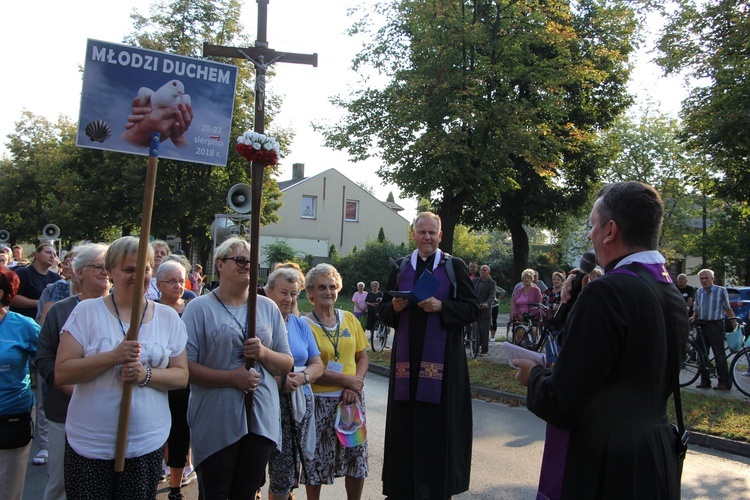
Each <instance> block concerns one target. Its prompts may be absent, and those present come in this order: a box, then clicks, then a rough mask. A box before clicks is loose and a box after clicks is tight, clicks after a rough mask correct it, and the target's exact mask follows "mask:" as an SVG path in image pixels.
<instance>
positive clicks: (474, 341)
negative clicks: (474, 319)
mask: <svg viewBox="0 0 750 500" xmlns="http://www.w3.org/2000/svg"><path fill="white" fill-rule="evenodd" d="M469 353H470V354H471V357H472V358H476V357H477V355H479V325H477V324H476V323H472V324H471V326H470V327H469Z"/></svg>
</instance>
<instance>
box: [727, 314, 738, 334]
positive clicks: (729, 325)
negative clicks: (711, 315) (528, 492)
mask: <svg viewBox="0 0 750 500" xmlns="http://www.w3.org/2000/svg"><path fill="white" fill-rule="evenodd" d="M734 321H735V318H724V333H729V332H733V331H734V329H735V328H736V327H737V324H736V323H735V322H734Z"/></svg>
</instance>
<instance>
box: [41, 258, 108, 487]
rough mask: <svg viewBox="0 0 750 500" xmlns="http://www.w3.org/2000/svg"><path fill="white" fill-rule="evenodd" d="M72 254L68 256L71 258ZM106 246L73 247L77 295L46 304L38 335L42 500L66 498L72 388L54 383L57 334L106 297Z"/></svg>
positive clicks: (73, 266)
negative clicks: (43, 430)
mask: <svg viewBox="0 0 750 500" xmlns="http://www.w3.org/2000/svg"><path fill="white" fill-rule="evenodd" d="M70 253H71V252H69V253H68V255H70ZM106 253H107V245H105V244H103V243H86V244H82V245H78V246H76V247H75V255H74V257H73V260H72V262H71V266H72V269H73V278H72V281H73V282H74V283H75V289H76V290H77V291H78V292H79V293H78V294H77V295H74V296H72V297H68V298H64V299H62V300H59V301H57V302H51V303H48V304H49V307H48V308H46V309H45V320H44V323H43V325H42V331H41V333H40V334H39V345H38V346H37V351H36V358H35V359H34V362H35V363H36V367H37V369H38V370H39V375H41V376H42V377H43V378H44V380H45V382H46V383H47V385H48V387H49V391H48V393H47V399H46V400H45V402H44V410H45V413H46V416H47V420H48V426H49V430H48V432H49V447H48V451H49V460H48V461H47V486H46V487H45V490H44V498H45V499H56V498H63V499H64V498H65V481H64V475H63V460H64V457H65V419H66V417H67V414H68V404H69V403H70V396H71V394H73V386H70V385H60V384H58V383H57V382H56V380H55V358H56V357H57V349H58V347H59V345H60V331H61V330H62V327H63V325H64V324H65V322H66V321H67V320H68V317H69V316H70V313H72V312H73V309H74V308H75V307H76V306H77V305H78V304H79V303H80V302H82V301H84V300H88V299H96V298H99V297H106V296H107V295H108V294H109V288H110V282H109V276H108V275H107V269H106V268H105V266H104V256H105V254H106Z"/></svg>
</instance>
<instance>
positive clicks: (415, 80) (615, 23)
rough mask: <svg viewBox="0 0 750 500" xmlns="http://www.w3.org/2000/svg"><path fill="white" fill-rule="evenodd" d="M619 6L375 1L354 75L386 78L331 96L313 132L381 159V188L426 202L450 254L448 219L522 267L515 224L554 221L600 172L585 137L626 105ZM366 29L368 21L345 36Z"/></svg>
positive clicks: (626, 17) (628, 25)
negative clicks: (503, 236)
mask: <svg viewBox="0 0 750 500" xmlns="http://www.w3.org/2000/svg"><path fill="white" fill-rule="evenodd" d="M627 4H628V3H627V2H625V1H605V0H602V1H598V0H584V1H580V2H567V1H563V0H552V1H549V2H541V3H540V2H536V1H531V0H527V1H502V2H497V1H490V0H473V1H468V2H467V1H458V0H430V1H426V0H420V1H407V0H403V1H393V2H390V3H387V4H379V5H378V7H377V8H376V9H375V11H376V12H377V13H380V14H382V15H383V16H384V17H385V18H386V22H385V25H384V26H383V27H381V28H380V29H379V30H378V31H376V32H375V33H374V35H373V36H372V41H371V42H370V43H368V44H367V45H366V46H365V49H364V50H363V51H362V52H361V53H360V54H359V55H358V56H357V57H356V58H355V60H354V68H355V70H361V69H363V68H364V67H365V66H368V65H369V66H371V67H373V68H374V69H375V70H377V71H379V72H380V73H381V74H383V75H387V77H388V78H389V82H388V83H387V84H386V85H385V86H384V87H383V88H374V87H373V86H372V85H370V84H368V83H367V82H365V84H364V85H362V86H361V87H359V88H358V89H356V90H354V91H353V92H352V94H351V96H349V97H338V98H337V99H335V100H334V102H335V103H336V104H338V105H339V106H341V107H343V108H345V110H346V111H347V114H346V115H345V117H344V119H343V121H342V122H340V123H338V124H335V125H333V126H328V127H323V130H324V132H325V135H326V142H327V145H329V146H333V147H337V148H340V149H347V150H348V152H349V154H350V156H351V157H352V158H353V159H355V160H362V159H365V158H367V157H369V156H373V155H376V156H378V157H380V158H381V159H382V161H383V166H382V167H381V168H380V169H379V171H378V174H379V175H380V177H381V178H382V179H383V180H384V181H387V182H393V183H395V184H397V185H398V186H399V187H400V188H401V189H402V190H403V192H404V193H406V194H407V195H412V196H418V197H426V198H429V199H430V200H431V202H432V203H433V204H434V206H435V207H436V211H437V213H438V214H439V215H440V216H441V218H442V221H443V247H444V248H445V249H446V250H448V251H451V250H452V249H453V245H454V231H455V228H456V225H457V224H458V223H464V224H467V225H469V226H470V227H472V228H473V229H480V228H489V229H493V228H505V229H507V230H509V231H510V232H511V234H512V237H513V245H514V256H515V264H516V267H517V268H518V269H519V272H520V269H521V268H523V267H524V265H525V263H526V261H527V258H528V248H529V243H528V236H527V235H526V233H525V231H524V225H539V226H541V227H544V226H545V225H547V224H549V225H551V224H554V217H555V216H556V214H558V213H561V212H564V211H567V210H570V209H572V208H575V207H577V206H580V204H581V203H582V202H583V201H584V200H585V199H586V196H585V193H586V192H587V190H588V187H589V185H590V184H591V183H592V182H594V181H595V180H596V173H597V168H598V167H600V166H601V164H602V163H601V160H602V158H601V157H600V155H599V154H598V151H597V149H596V147H595V145H596V144H595V139H596V135H597V133H598V131H599V130H601V129H604V128H606V127H607V126H608V125H609V124H610V123H611V122H612V120H613V119H614V117H615V116H617V115H618V114H619V113H620V112H621V111H622V110H623V109H625V107H627V106H628V105H629V104H630V98H629V96H628V95H627V92H626V89H625V84H626V82H627V78H628V74H629V65H628V55H629V54H630V53H631V51H632V49H633V37H634V33H635V28H636V21H635V16H634V13H633V12H632V10H631V9H630V8H629V7H628V5H627ZM368 10H371V9H369V7H368ZM366 30H367V26H366V19H365V20H363V21H362V22H360V23H358V24H355V25H354V27H353V29H352V33H353V34H360V33H363V32H366Z"/></svg>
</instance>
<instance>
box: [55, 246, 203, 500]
mask: <svg viewBox="0 0 750 500" xmlns="http://www.w3.org/2000/svg"><path fill="white" fill-rule="evenodd" d="M138 246H139V241H138V239H137V238H134V237H132V236H124V237H122V238H119V239H117V240H115V242H114V243H112V245H110V247H109V249H108V250H107V253H106V256H105V259H104V267H105V268H106V269H107V272H108V273H109V278H110V280H111V281H112V283H113V287H114V288H113V292H112V293H111V294H109V295H107V296H105V297H100V298H96V299H93V298H92V299H90V300H85V301H83V302H81V303H80V304H78V305H77V306H76V307H75V309H73V312H72V313H71V314H70V316H69V317H68V320H67V321H66V322H65V325H63V327H62V334H61V335H60V347H59V348H58V351H57V362H56V364H55V382H56V383H57V384H60V385H75V388H74V389H73V395H72V397H71V399H70V405H69V406H68V415H67V418H66V421H65V434H66V438H67V444H66V446H65V492H66V494H67V496H68V498H122V497H124V496H129V497H132V498H144V499H145V498H156V488H157V485H158V483H159V478H160V477H161V459H162V456H163V454H164V443H165V442H166V440H167V436H168V434H169V423H170V416H169V402H168V399H167V391H168V390H170V389H177V388H179V387H185V385H186V384H187V380H188V371H187V358H186V354H185V344H186V341H187V336H186V334H185V325H184V324H183V323H182V321H180V317H179V316H178V315H177V313H176V312H175V311H174V309H172V308H171V307H167V306H164V305H162V304H155V303H154V302H152V301H150V300H147V299H145V297H144V296H143V295H140V296H136V294H135V280H136V270H137V267H138ZM153 255H154V254H153V251H152V249H151V248H150V247H149V249H148V254H147V262H146V273H145V276H144V278H143V279H144V283H143V286H144V288H145V287H146V286H147V285H148V283H149V282H150V280H151V266H152V264H153V258H154V257H153ZM93 269H97V268H93ZM139 302H140V304H139ZM139 306H140V307H142V311H143V312H142V314H141V318H140V329H139V336H138V340H125V336H126V334H127V332H128V330H129V328H130V324H129V321H130V318H131V312H132V311H133V309H134V308H135V309H136V310H138V308H139ZM124 384H131V385H133V391H132V401H131V412H130V422H129V426H128V435H127V442H126V449H125V468H124V471H123V472H122V473H117V474H115V472H114V458H115V456H114V455H115V447H114V446H113V443H115V441H116V437H117V428H118V421H119V409H120V401H121V397H122V390H123V386H124Z"/></svg>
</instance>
